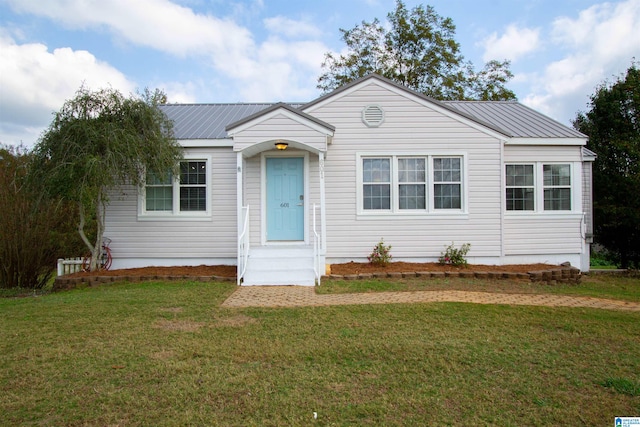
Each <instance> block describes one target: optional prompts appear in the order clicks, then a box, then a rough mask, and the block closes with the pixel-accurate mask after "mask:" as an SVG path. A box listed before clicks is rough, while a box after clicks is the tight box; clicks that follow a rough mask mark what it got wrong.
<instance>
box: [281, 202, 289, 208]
mask: <svg viewBox="0 0 640 427" xmlns="http://www.w3.org/2000/svg"><path fill="white" fill-rule="evenodd" d="M280 207H281V208H288V207H289V203H280Z"/></svg>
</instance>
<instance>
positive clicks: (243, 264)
mask: <svg viewBox="0 0 640 427" xmlns="http://www.w3.org/2000/svg"><path fill="white" fill-rule="evenodd" d="M242 213H243V215H242V218H243V224H242V233H241V234H240V236H239V237H238V274H237V276H238V277H237V282H238V285H240V283H241V282H242V278H243V277H244V273H245V272H246V271H247V264H248V263H249V249H250V246H251V243H250V242H251V239H250V238H249V206H248V205H247V206H244V207H243V208H242Z"/></svg>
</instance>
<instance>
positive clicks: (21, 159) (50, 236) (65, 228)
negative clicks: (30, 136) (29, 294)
mask: <svg viewBox="0 0 640 427" xmlns="http://www.w3.org/2000/svg"><path fill="white" fill-rule="evenodd" d="M29 160H30V155H29V154H28V153H27V152H26V150H25V149H24V148H23V147H18V148H12V147H3V146H0V212H2V214H0V260H2V261H1V262H0V288H25V289H41V288H42V287H44V286H45V285H46V284H47V282H48V280H49V279H50V278H51V275H52V274H53V272H54V270H55V265H56V264H55V263H56V258H57V256H58V255H61V253H60V251H61V249H66V250H72V249H73V247H78V245H77V242H76V244H74V243H73V241H72V240H71V239H67V238H65V237H66V236H70V235H72V233H74V234H75V232H74V229H73V227H72V225H73V224H72V223H71V221H69V218H73V217H74V215H73V214H74V212H73V209H72V207H70V206H69V205H67V204H64V203H61V202H60V201H56V200H47V199H45V198H44V197H43V196H42V194H41V192H40V191H39V190H38V188H35V187H34V186H29V185H27V182H26V179H25V177H26V171H27V167H28V165H29ZM61 242H64V244H63V245H61Z"/></svg>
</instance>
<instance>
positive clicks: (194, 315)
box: [0, 282, 640, 426]
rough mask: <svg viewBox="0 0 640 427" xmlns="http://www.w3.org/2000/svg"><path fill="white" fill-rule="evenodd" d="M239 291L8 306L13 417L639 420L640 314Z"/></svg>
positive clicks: (211, 288) (0, 351) (3, 315)
mask: <svg viewBox="0 0 640 427" xmlns="http://www.w3.org/2000/svg"><path fill="white" fill-rule="evenodd" d="M234 289H235V287H234V285H232V284H219V283H204V282H172V283H162V282H147V283H121V284H111V285H105V286H102V287H93V288H86V289H82V290H75V291H68V292H60V293H54V294H49V295H43V296H38V297H29V298H19V299H0V425H26V426H29V425H65V426H85V425H91V426H93V425H98V426H103V425H127V426H151V425H153V426H184V425H242V426H251V425H267V426H282V425H300V426H310V425H322V426H326V425H337V426H346V425H386V426H393V425H500V426H519V425H567V424H572V425H582V424H586V425H611V423H612V421H613V418H614V416H616V415H620V414H628V415H634V414H640V397H639V396H638V394H637V384H638V383H639V382H640V374H639V373H640V344H639V343H640V313H630V312H621V311H620V312H618V311H608V310H596V309H581V308H576V309H569V308H545V307H508V306H503V305H495V306H492V305H477V304H454V303H432V304H392V305H391V304H390V305H370V306H366V305H363V306H342V307H315V308H295V309H293V308H291V309H257V308H253V309H223V308H221V307H220V304H221V302H222V301H224V299H225V298H226V297H227V296H228V295H230V294H231V293H232V292H233V290H234ZM634 387H635V388H634ZM629 391H631V392H629ZM314 412H317V414H318V418H317V419H316V420H314V419H313V413H314ZM568 420H571V421H568Z"/></svg>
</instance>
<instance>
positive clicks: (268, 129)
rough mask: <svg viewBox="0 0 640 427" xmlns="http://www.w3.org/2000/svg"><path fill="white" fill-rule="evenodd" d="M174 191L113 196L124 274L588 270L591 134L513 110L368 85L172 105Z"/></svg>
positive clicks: (309, 279) (283, 278) (245, 279)
mask: <svg viewBox="0 0 640 427" xmlns="http://www.w3.org/2000/svg"><path fill="white" fill-rule="evenodd" d="M162 108H163V110H164V112H165V113H166V114H167V115H168V116H169V117H170V118H171V119H173V120H174V123H175V134H176V137H177V138H178V139H179V142H180V143H181V145H182V146H183V147H184V161H182V162H181V165H180V169H181V172H180V177H179V179H171V178H170V177H169V176H167V177H154V178H150V179H149V180H148V181H147V184H146V186H145V188H139V189H138V188H132V187H123V188H120V189H118V190H117V191H115V190H114V194H113V195H112V197H111V202H110V205H109V206H108V208H107V213H106V224H105V226H106V230H105V235H106V236H108V237H109V238H110V239H111V240H112V243H111V250H112V254H113V268H131V267H141V266H151V265H154V266H171V265H201V264H208V265H215V264H232V265H238V282H239V283H240V282H242V283H243V284H245V285H250V284H305V285H313V284H314V280H316V279H319V277H320V276H321V275H322V274H324V272H325V266H326V265H330V264H333V263H341V262H347V261H351V260H353V261H366V257H367V255H369V254H370V253H371V252H372V249H373V247H374V246H375V245H376V243H377V242H379V241H380V239H384V242H385V244H389V245H392V247H393V249H392V254H393V259H394V260H396V261H413V262H432V261H436V260H437V258H438V257H439V256H440V255H441V253H442V252H443V250H444V249H445V247H446V246H448V245H450V244H451V243H452V242H454V243H455V245H456V246H459V245H462V244H463V243H470V244H471V250H470V252H469V254H468V258H467V259H468V261H469V263H476V264H494V265H504V264H521V263H538V262H544V263H551V264H560V263H563V262H570V263H571V265H573V266H576V267H579V268H580V269H581V270H583V271H584V270H588V268H589V246H590V243H591V233H592V225H591V164H592V161H593V160H594V158H595V155H594V154H593V153H592V152H590V151H589V150H587V149H586V148H585V147H584V146H585V144H586V140H587V137H586V136H585V135H583V134H581V133H579V132H577V131H576V130H573V129H571V128H569V127H567V126H564V125H562V124H560V123H558V122H556V121H554V120H552V119H550V118H548V117H546V116H544V115H542V114H540V113H538V112H536V111H534V110H532V109H530V108H528V107H526V106H524V105H522V104H520V103H518V102H511V101H508V102H507V101H505V102H466V101H460V102H457V101H455V102H439V101H435V100H433V99H431V98H429V97H426V96H424V95H422V94H420V93H416V92H414V91H412V90H409V89H407V88H405V87H403V86H400V85H398V84H396V83H394V82H392V81H389V80H387V79H385V78H382V77H380V76H378V75H369V76H367V77H364V78H362V79H360V80H357V81H354V82H352V83H350V84H348V85H346V86H344V87H341V88H339V89H337V90H335V91H334V92H331V93H329V94H327V95H325V96H322V97H320V98H318V99H316V100H314V101H312V102H310V103H307V104H284V103H277V104H198V105H178V104H174V105H165V106H163V107H162Z"/></svg>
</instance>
